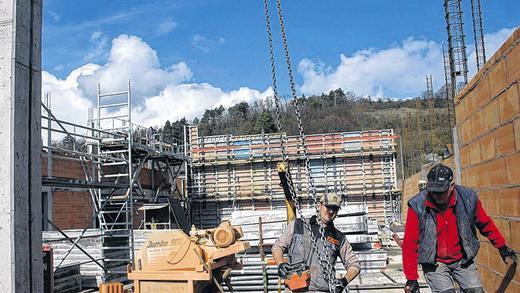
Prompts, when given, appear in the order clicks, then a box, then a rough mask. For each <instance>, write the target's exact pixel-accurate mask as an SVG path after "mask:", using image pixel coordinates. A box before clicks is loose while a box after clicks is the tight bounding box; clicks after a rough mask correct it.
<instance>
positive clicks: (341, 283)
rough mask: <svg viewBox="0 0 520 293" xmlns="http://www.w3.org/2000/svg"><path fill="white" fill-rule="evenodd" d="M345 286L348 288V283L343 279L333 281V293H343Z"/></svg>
mask: <svg viewBox="0 0 520 293" xmlns="http://www.w3.org/2000/svg"><path fill="white" fill-rule="evenodd" d="M347 286H348V281H347V279H345V278H341V279H336V280H334V285H333V289H334V293H343V291H344V290H345V288H347Z"/></svg>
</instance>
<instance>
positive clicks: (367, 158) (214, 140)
mask: <svg viewBox="0 0 520 293" xmlns="http://www.w3.org/2000/svg"><path fill="white" fill-rule="evenodd" d="M188 130H189V135H188V137H189V138H190V139H189V142H188V143H189V147H188V155H189V156H190V157H191V160H192V161H191V164H190V169H191V171H190V173H191V174H193V176H192V177H191V180H189V182H190V185H189V190H190V193H189V194H190V201H191V202H192V203H194V204H199V209H200V206H201V205H205V204H207V203H209V202H215V203H229V204H230V206H231V207H232V208H234V209H239V208H240V207H246V208H247V209H251V210H255V209H266V208H267V209H273V208H275V207H277V206H279V205H280V204H283V199H284V195H283V192H282V189H281V187H279V186H278V183H279V179H278V175H277V173H276V171H275V170H276V163H277V162H279V161H281V160H282V158H281V140H280V135H279V134H258V135H244V136H226V135H220V136H207V137H204V136H202V137H199V136H198V128H197V127H196V126H190V127H188ZM284 136H285V135H284ZM395 138H396V136H394V134H393V131H392V130H374V131H365V132H362V131H361V132H352V133H331V134H313V135H307V144H308V148H309V153H310V159H311V176H312V177H313V179H314V181H315V184H316V188H317V191H318V193H320V194H324V193H329V192H338V193H340V194H342V195H343V196H344V198H345V200H346V201H353V202H362V203H364V204H365V205H367V204H368V203H370V204H372V206H371V208H370V209H371V210H373V211H374V214H377V217H378V219H379V221H380V223H384V222H390V221H393V220H396V219H400V217H399V216H398V215H397V216H394V213H395V212H399V209H398V208H397V206H398V205H399V204H396V203H397V202H399V203H400V201H399V197H398V196H396V194H397V193H398V192H397V182H396V180H397V179H396V166H395V157H396V148H395V140H394V139H395ZM282 140H284V141H287V143H286V144H285V146H286V148H287V150H288V155H289V164H290V168H291V173H292V176H293V182H294V185H295V190H296V191H297V193H298V194H302V196H299V199H300V200H301V201H302V202H304V203H305V202H307V200H308V199H307V198H306V196H305V195H304V194H305V192H306V191H307V185H306V182H307V179H306V178H307V174H306V172H304V171H303V170H304V166H302V163H301V160H302V158H301V152H300V151H299V148H300V147H301V146H300V142H299V140H297V137H291V136H287V137H285V139H282ZM230 176H231V178H230ZM374 201H376V202H378V204H375V202H374ZM194 211H195V214H199V215H202V214H201V213H200V212H198V209H196V208H195V209H194ZM195 214H194V215H192V217H193V221H194V222H196V221H197V219H195V218H196V215H195Z"/></svg>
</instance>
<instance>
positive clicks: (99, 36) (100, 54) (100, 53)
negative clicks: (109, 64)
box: [83, 30, 108, 62]
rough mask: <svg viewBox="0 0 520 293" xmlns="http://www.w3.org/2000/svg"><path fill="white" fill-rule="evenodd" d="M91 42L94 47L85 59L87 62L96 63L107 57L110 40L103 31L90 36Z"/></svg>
mask: <svg viewBox="0 0 520 293" xmlns="http://www.w3.org/2000/svg"><path fill="white" fill-rule="evenodd" d="M90 42H91V43H92V44H93V47H92V48H91V49H90V50H89V52H88V53H87V54H86V55H85V57H84V58H83V59H84V60H85V61H86V62H94V61H97V60H99V59H101V58H104V57H106V49H107V45H108V38H107V36H105V35H104V34H103V33H102V32H101V31H99V30H98V31H95V32H93V33H92V34H91V35H90Z"/></svg>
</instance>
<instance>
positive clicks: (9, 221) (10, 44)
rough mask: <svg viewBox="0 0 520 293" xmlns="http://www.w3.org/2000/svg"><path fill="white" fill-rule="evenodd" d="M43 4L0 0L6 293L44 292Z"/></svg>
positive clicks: (0, 231) (1, 231) (1, 253)
mask: <svg viewBox="0 0 520 293" xmlns="http://www.w3.org/2000/svg"><path fill="white" fill-rule="evenodd" d="M41 11H42V7H41V0H32V1H31V0H0V292H6V293H8V292H20V293H22V292H23V293H25V292H43V264H42V252H41V251H42V250H41V221H42V220H41V170H40V152H41V133H40V123H41V121H40V119H41V118H40V117H41V116H40V115H41V114H40V101H41V94H40V91H41V73H40V67H41V24H42V20H41Z"/></svg>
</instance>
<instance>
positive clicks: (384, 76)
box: [298, 29, 513, 98]
mask: <svg viewBox="0 0 520 293" xmlns="http://www.w3.org/2000/svg"><path fill="white" fill-rule="evenodd" d="M512 31H513V30H511V29H503V30H500V31H498V32H495V33H491V34H487V35H486V47H488V48H489V49H488V50H487V52H491V51H494V50H496V48H498V47H499V46H500V44H502V43H503V42H504V40H505V39H506V38H507V37H508V36H509V35H510V34H511V33H512ZM468 41H469V40H468ZM468 41H467V42H468ZM471 41H472V40H471ZM470 50H474V49H473V48H469V50H468V52H471V51H470ZM487 55H488V56H491V54H487ZM468 59H469V64H470V65H469V66H470V68H474V63H475V61H474V59H475V57H474V53H473V54H471V53H469V57H468ZM298 71H299V72H300V74H301V75H302V76H303V84H302V85H301V86H300V91H301V92H302V93H304V94H319V93H322V92H328V91H329V90H332V89H336V88H339V87H341V88H342V89H344V90H351V91H353V92H355V93H356V94H359V95H364V96H376V97H384V96H392V97H399V98H406V97H410V96H416V95H419V94H421V93H422V92H423V91H424V89H425V76H426V75H427V74H431V75H433V81H434V87H439V86H441V85H442V84H443V83H444V69H443V61H442V48H441V44H439V43H436V42H434V41H430V40H426V39H414V38H409V39H407V40H405V41H403V42H402V43H400V44H397V45H394V46H392V47H390V48H387V49H374V48H370V49H366V50H360V51H358V52H355V53H354V54H352V55H351V56H348V55H345V54H341V55H340V62H339V64H338V65H337V66H335V67H331V66H330V65H329V66H327V65H325V64H322V63H321V62H319V61H313V60H310V59H308V58H305V59H302V60H301V61H300V62H299V64H298ZM470 72H471V71H470ZM472 72H474V70H473V71H472Z"/></svg>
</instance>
